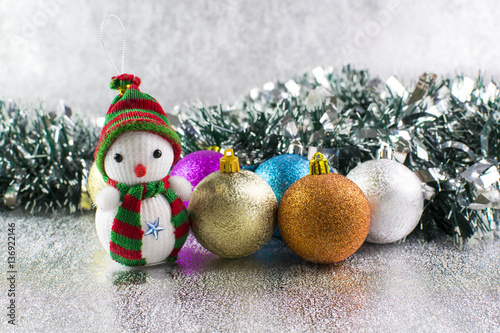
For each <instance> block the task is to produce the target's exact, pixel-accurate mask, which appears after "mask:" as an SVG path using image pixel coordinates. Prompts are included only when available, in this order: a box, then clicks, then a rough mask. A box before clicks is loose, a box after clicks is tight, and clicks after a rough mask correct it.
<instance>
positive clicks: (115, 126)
mask: <svg viewBox="0 0 500 333" xmlns="http://www.w3.org/2000/svg"><path fill="white" fill-rule="evenodd" d="M143 121H147V122H150V123H151V124H155V125H157V126H161V127H166V124H165V123H164V122H161V123H160V122H158V121H154V120H151V119H150V118H135V119H126V120H124V121H122V122H119V123H117V124H115V125H114V126H112V127H111V128H108V130H107V131H108V133H112V132H113V131H114V130H115V128H117V127H121V126H123V125H125V124H129V123H136V122H143Z"/></svg>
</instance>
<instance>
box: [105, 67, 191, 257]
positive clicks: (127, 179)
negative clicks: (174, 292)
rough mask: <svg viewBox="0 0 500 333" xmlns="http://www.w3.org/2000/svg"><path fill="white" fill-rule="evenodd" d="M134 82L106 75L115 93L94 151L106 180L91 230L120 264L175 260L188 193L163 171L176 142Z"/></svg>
mask: <svg viewBox="0 0 500 333" xmlns="http://www.w3.org/2000/svg"><path fill="white" fill-rule="evenodd" d="M140 83H141V80H140V79H139V78H138V77H136V76H134V75H130V74H122V75H119V76H116V77H113V78H112V80H111V84H110V87H111V89H115V90H119V93H120V94H119V95H118V96H116V97H115V99H114V100H113V102H112V104H111V106H110V107H109V110H108V112H107V114H106V118H105V122H104V127H103V129H102V132H101V136H100V139H99V143H98V144H97V148H96V151H95V161H96V166H97V169H98V170H99V172H100V173H101V175H102V176H103V179H104V181H105V182H106V183H107V184H108V185H109V186H108V187H105V188H103V189H102V190H101V192H100V193H99V194H98V195H97V197H96V206H97V211H96V229H97V235H98V237H99V240H100V241H101V243H102V245H103V246H104V248H105V249H106V251H108V252H109V253H110V256H111V258H112V259H113V260H114V261H117V262H119V263H120V264H122V265H126V266H144V265H155V264H161V263H165V262H175V260H176V259H177V255H178V253H179V251H180V249H181V247H182V246H183V245H184V242H185V241H186V238H187V236H188V232H189V220H188V215H187V211H186V207H185V206H184V203H183V202H182V201H183V200H184V201H185V200H189V198H190V196H191V193H192V188H191V184H190V183H189V182H188V181H187V180H185V179H184V178H182V177H175V176H174V177H170V176H169V174H170V169H171V168H172V165H174V164H175V163H176V162H177V160H178V159H179V158H180V155H181V149H182V148H181V142H180V139H179V136H178V135H177V133H176V132H175V131H174V130H173V128H172V127H171V125H170V123H169V121H168V119H167V116H166V114H165V112H164V111H163V109H162V107H161V106H160V104H159V103H158V102H157V101H156V100H155V99H154V98H153V97H151V96H150V95H148V94H145V93H142V92H141V91H140V90H139V85H140Z"/></svg>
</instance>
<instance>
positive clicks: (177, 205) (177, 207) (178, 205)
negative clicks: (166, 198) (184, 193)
mask: <svg viewBox="0 0 500 333" xmlns="http://www.w3.org/2000/svg"><path fill="white" fill-rule="evenodd" d="M170 208H172V216H175V215H177V214H179V213H180V212H182V211H183V210H184V209H186V206H184V202H182V200H181V199H180V198H177V199H175V200H174V202H172V203H171V204H170Z"/></svg>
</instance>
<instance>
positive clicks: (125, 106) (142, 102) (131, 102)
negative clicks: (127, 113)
mask: <svg viewBox="0 0 500 333" xmlns="http://www.w3.org/2000/svg"><path fill="white" fill-rule="evenodd" d="M129 109H143V110H148V111H152V112H156V113H158V114H160V115H162V116H165V111H163V109H162V107H161V105H160V104H159V103H158V102H156V101H151V100H149V99H140V98H138V99H122V100H119V101H118V102H116V103H115V104H113V108H112V109H110V111H111V113H110V114H112V113H113V112H118V111H123V110H129Z"/></svg>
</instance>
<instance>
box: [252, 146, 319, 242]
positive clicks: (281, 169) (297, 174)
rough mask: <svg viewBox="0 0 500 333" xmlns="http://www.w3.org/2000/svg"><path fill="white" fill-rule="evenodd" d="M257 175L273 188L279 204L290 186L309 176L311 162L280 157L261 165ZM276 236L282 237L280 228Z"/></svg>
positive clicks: (292, 157) (285, 156) (292, 156)
mask: <svg viewBox="0 0 500 333" xmlns="http://www.w3.org/2000/svg"><path fill="white" fill-rule="evenodd" d="M255 173H256V174H258V175H259V176H261V177H262V178H263V179H264V180H265V181H266V182H267V183H268V184H269V185H270V186H271V188H272V189H273V192H274V195H275V196H276V199H277V200H278V204H279V203H280V201H281V198H282V197H283V194H284V193H285V191H286V190H287V189H288V188H289V187H290V185H292V184H293V183H295V182H296V181H297V180H299V179H300V178H302V177H304V176H307V175H308V174H309V160H308V159H307V158H305V157H304V156H300V155H296V154H284V155H279V156H275V157H273V158H271V159H269V160H267V161H265V162H264V163H262V164H261V165H259V167H258V168H257V170H255ZM274 236H277V237H281V235H280V231H279V228H278V227H276V229H275V230H274Z"/></svg>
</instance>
